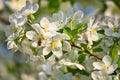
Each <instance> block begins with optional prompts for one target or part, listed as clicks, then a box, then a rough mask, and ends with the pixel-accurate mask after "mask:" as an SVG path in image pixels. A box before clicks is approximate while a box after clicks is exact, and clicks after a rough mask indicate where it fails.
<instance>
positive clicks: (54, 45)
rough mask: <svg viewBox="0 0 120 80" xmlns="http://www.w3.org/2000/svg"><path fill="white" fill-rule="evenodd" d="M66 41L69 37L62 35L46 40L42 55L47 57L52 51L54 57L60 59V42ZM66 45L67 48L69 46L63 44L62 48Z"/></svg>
mask: <svg viewBox="0 0 120 80" xmlns="http://www.w3.org/2000/svg"><path fill="white" fill-rule="evenodd" d="M67 39H69V36H66V35H64V34H56V35H55V36H54V37H52V38H51V39H49V40H47V42H46V44H45V47H44V48H43V55H48V54H49V53H50V52H51V51H52V52H53V54H54V55H55V56H56V57H58V58H61V56H62V41H64V40H67ZM66 45H68V47H69V46H70V45H69V44H67V43H64V46H66ZM66 49H67V48H66ZM68 49H69V48H68Z"/></svg>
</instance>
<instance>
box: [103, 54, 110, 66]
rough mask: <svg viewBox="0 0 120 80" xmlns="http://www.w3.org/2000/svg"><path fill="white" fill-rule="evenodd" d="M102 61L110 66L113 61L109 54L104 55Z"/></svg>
mask: <svg viewBox="0 0 120 80" xmlns="http://www.w3.org/2000/svg"><path fill="white" fill-rule="evenodd" d="M102 61H103V62H104V63H105V64H106V65H107V66H110V65H111V62H112V60H111V58H110V56H108V55H106V56H104V57H103V59H102Z"/></svg>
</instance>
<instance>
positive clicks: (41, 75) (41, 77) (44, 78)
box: [38, 72, 48, 80]
mask: <svg viewBox="0 0 120 80" xmlns="http://www.w3.org/2000/svg"><path fill="white" fill-rule="evenodd" d="M38 75H39V77H40V80H47V79H48V78H47V75H46V74H45V72H39V74H38Z"/></svg>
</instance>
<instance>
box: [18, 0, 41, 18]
mask: <svg viewBox="0 0 120 80" xmlns="http://www.w3.org/2000/svg"><path fill="white" fill-rule="evenodd" d="M38 8H39V6H38V4H37V3H35V4H33V5H32V3H31V2H30V1H29V0H26V5H25V6H24V7H23V8H22V9H21V10H20V11H19V12H20V13H21V14H22V15H24V16H28V15H29V14H33V13H35V12H36V11H37V10H38Z"/></svg>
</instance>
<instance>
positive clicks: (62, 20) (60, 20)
mask: <svg viewBox="0 0 120 80" xmlns="http://www.w3.org/2000/svg"><path fill="white" fill-rule="evenodd" d="M52 19H53V20H54V22H55V23H56V24H57V25H58V26H59V28H62V27H63V26H64V25H65V24H67V18H66V16H65V14H64V13H63V12H62V11H59V12H58V13H54V14H53V15H52Z"/></svg>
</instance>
